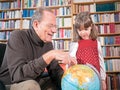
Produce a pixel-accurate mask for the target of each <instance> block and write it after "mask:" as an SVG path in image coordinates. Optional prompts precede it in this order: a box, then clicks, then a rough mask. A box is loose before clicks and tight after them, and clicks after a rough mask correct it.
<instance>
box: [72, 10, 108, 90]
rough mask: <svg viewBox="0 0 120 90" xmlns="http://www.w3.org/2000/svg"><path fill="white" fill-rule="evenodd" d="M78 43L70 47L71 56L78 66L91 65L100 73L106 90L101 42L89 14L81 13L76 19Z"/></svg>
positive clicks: (103, 89) (103, 87)
mask: <svg viewBox="0 0 120 90" xmlns="http://www.w3.org/2000/svg"><path fill="white" fill-rule="evenodd" d="M75 32H76V37H77V38H76V40H77V42H73V43H71V45H70V55H71V56H73V57H75V58H76V60H77V63H78V64H91V65H92V66H94V68H95V69H96V70H97V71H98V72H99V73H100V76H101V79H102V81H101V82H102V90H106V83H105V79H106V72H105V66H104V60H103V55H102V52H101V45H100V42H99V41H98V40H97V27H96V26H95V25H94V24H93V22H92V19H91V17H90V14H89V12H81V13H79V14H78V15H77V16H76V18H75Z"/></svg>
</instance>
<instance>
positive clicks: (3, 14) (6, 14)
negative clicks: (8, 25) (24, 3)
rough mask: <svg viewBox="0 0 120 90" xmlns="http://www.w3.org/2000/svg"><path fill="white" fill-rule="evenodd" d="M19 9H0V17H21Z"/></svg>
mask: <svg viewBox="0 0 120 90" xmlns="http://www.w3.org/2000/svg"><path fill="white" fill-rule="evenodd" d="M21 15H22V14H21V11H20V10H15V11H2V12H0V19H12V18H13V19H14V18H21Z"/></svg>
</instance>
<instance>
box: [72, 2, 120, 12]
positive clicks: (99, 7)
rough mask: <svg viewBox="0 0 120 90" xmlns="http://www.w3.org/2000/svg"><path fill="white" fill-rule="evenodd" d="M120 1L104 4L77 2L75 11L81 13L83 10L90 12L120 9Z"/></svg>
mask: <svg viewBox="0 0 120 90" xmlns="http://www.w3.org/2000/svg"><path fill="white" fill-rule="evenodd" d="M119 10H120V3H118V2H115V3H102V4H98V3H97V4H96V3H91V4H76V5H74V13H79V12H83V11H89V12H104V11H119Z"/></svg>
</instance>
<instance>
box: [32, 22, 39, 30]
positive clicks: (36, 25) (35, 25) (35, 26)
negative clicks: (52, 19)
mask: <svg viewBox="0 0 120 90" xmlns="http://www.w3.org/2000/svg"><path fill="white" fill-rule="evenodd" d="M38 25H39V22H38V21H37V20H34V21H33V24H32V26H33V28H34V29H35V30H37V29H38Z"/></svg>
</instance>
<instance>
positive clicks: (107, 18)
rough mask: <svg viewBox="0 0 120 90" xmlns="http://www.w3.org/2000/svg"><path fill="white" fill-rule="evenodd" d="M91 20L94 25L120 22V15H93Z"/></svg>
mask: <svg viewBox="0 0 120 90" xmlns="http://www.w3.org/2000/svg"><path fill="white" fill-rule="evenodd" d="M91 18H92V20H93V22H94V23H110V22H120V13H105V14H104V13H103V14H92V15H91Z"/></svg>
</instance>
